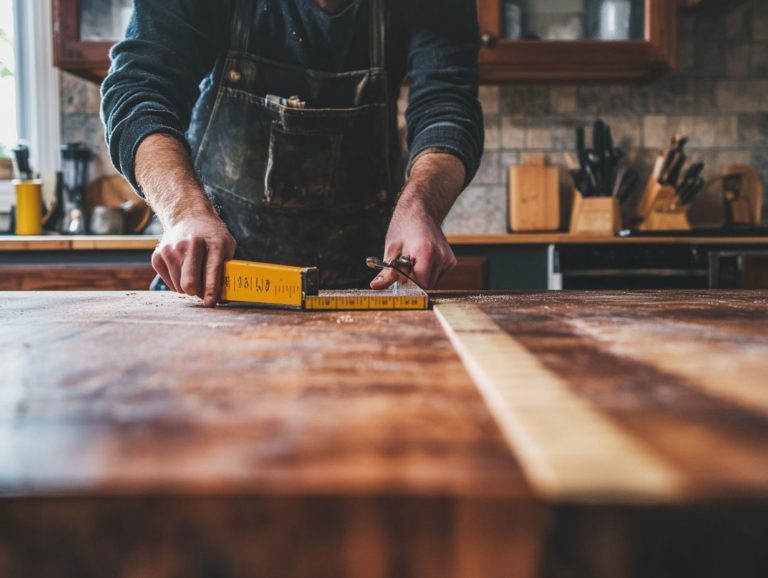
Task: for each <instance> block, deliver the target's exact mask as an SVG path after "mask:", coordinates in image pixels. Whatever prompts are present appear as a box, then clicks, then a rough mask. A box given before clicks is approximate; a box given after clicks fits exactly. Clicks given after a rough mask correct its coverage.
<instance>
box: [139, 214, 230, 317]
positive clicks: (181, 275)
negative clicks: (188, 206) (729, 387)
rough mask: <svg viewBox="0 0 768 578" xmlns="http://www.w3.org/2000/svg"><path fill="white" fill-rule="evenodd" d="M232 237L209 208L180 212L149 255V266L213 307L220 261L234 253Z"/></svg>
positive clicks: (218, 290) (216, 299)
mask: <svg viewBox="0 0 768 578" xmlns="http://www.w3.org/2000/svg"><path fill="white" fill-rule="evenodd" d="M235 246H236V243H235V239H234V238H233V237H232V235H231V234H230V232H229V230H228V229H227V226H226V225H225V224H224V223H223V222H222V220H221V219H220V218H219V217H218V216H217V215H216V214H215V213H213V212H212V211H211V212H203V213H199V214H196V215H188V216H184V217H182V218H181V219H179V220H178V221H176V222H175V223H174V224H173V225H171V226H170V227H168V228H167V229H166V231H165V233H164V234H163V238H162V240H161V241H160V244H159V245H158V246H157V248H156V249H155V252H154V254H153V255H152V266H153V267H154V268H155V271H157V273H158V275H160V277H162V279H163V281H165V284H166V285H168V287H169V288H170V289H172V290H173V291H176V292H178V293H186V294H187V295H192V296H195V295H196V296H197V297H199V298H201V299H203V302H204V304H205V306H206V307H214V306H215V305H216V304H217V303H218V302H219V298H220V296H221V278H222V275H223V272H224V262H225V261H228V260H230V259H232V257H233V256H234V254H235Z"/></svg>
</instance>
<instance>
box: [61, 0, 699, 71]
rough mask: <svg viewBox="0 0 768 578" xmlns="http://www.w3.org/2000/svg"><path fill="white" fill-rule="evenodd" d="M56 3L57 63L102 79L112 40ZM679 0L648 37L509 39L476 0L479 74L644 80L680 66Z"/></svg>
mask: <svg viewBox="0 0 768 578" xmlns="http://www.w3.org/2000/svg"><path fill="white" fill-rule="evenodd" d="M51 1H52V3H53V36H54V39H53V40H54V63H55V64H56V66H58V67H59V68H61V69H63V70H66V71H67V72H70V73H73V74H76V75H78V76H81V77H83V78H86V79H89V80H93V81H95V82H101V80H103V79H104V77H105V76H106V74H107V71H108V70H109V49H110V47H111V46H112V44H113V43H111V42H102V41H84V40H81V38H80V0H51ZM681 1H688V0H646V4H645V10H646V14H645V28H646V30H645V40H630V41H620V42H602V41H595V40H578V41H551V40H505V39H503V38H501V3H502V0H477V2H478V18H479V22H480V30H481V33H482V35H483V43H484V46H483V48H482V49H481V51H480V77H481V81H482V82H483V83H485V84H500V83H504V82H514V81H527V82H531V81H533V82H585V81H605V82H621V81H644V80H651V79H653V78H655V77H658V76H660V75H662V74H664V73H665V72H667V71H669V70H672V69H674V68H675V67H676V66H677V23H678V9H679V3H680V2H681Z"/></svg>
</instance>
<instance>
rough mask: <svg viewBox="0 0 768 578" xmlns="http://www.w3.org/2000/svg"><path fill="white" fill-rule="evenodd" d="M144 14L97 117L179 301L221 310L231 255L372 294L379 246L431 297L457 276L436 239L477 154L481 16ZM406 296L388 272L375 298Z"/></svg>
mask: <svg viewBox="0 0 768 578" xmlns="http://www.w3.org/2000/svg"><path fill="white" fill-rule="evenodd" d="M134 7H135V11H134V17H133V20H132V22H131V25H130V26H129V29H128V32H127V38H126V40H125V41H123V42H121V43H120V44H118V45H117V46H116V47H115V48H114V49H113V52H112V68H111V71H110V74H109V76H108V78H107V79H106V80H105V82H104V84H103V87H102V96H103V116H104V120H105V126H106V132H107V140H108V142H109V146H110V152H111V155H112V159H113V162H114V163H115V166H116V167H117V168H118V169H119V170H120V171H121V172H122V173H123V174H124V175H125V176H126V177H127V178H128V179H129V180H130V182H131V183H132V185H133V186H134V187H135V188H136V190H137V191H138V192H139V193H140V194H142V195H144V196H145V197H146V199H147V200H148V202H149V203H150V204H151V205H152V207H153V208H154V210H155V212H156V213H157V215H158V217H159V219H160V221H161V222H162V224H163V226H164V230H165V233H164V235H163V238H162V241H161V242H160V244H159V245H158V248H157V250H156V251H155V253H154V255H153V259H152V264H153V266H154V267H155V269H156V271H157V272H158V274H159V275H160V276H161V277H162V279H163V280H164V281H165V283H166V284H167V285H168V286H169V287H170V288H171V289H172V290H175V291H178V292H183V293H186V294H188V295H197V296H198V297H200V298H201V299H203V300H204V303H205V305H206V306H213V305H215V304H216V302H217V301H218V298H219V295H220V286H219V285H220V279H221V274H222V267H223V263H224V262H225V261H226V260H228V259H231V258H233V257H234V256H237V257H239V258H243V259H250V260H258V261H269V262H276V263H285V264H292V265H300V266H318V267H319V268H320V270H321V284H323V285H324V286H326V287H353V286H360V285H361V283H365V282H367V280H366V277H365V275H366V274H367V272H366V271H365V265H364V260H365V257H366V256H371V255H377V254H380V252H381V249H382V243H383V244H384V247H383V248H384V255H383V256H384V258H385V259H386V260H393V259H396V258H397V257H400V256H406V257H408V258H409V259H410V260H411V263H412V267H413V269H412V275H413V276H414V278H415V279H416V280H417V281H418V282H419V284H421V285H422V286H424V287H433V286H434V285H435V283H436V282H437V281H438V279H439V278H440V276H441V275H442V274H444V273H445V272H447V271H449V270H450V269H452V268H453V267H454V266H455V263H456V259H455V257H454V255H453V253H452V251H451V248H450V246H449V245H448V243H447V241H446V239H445V236H444V235H443V233H442V231H441V228H440V226H441V223H442V221H443V220H444V218H445V216H446V215H447V213H448V211H449V210H450V208H451V206H452V205H453V203H454V202H455V200H456V198H457V197H458V195H459V194H460V193H461V191H462V190H463V189H464V187H465V186H466V184H467V183H468V182H469V181H470V180H471V179H472V177H473V176H474V174H475V172H476V171H477V168H478V165H479V162H480V157H481V155H482V149H483V120H482V111H481V109H480V105H479V103H478V101H477V83H478V68H477V52H478V49H479V32H478V27H477V17H476V8H475V0H388V1H386V2H385V1H384V0H217V1H215V2H214V1H213V0H164V1H163V2H158V1H156V0H135V3H134ZM406 74H407V76H408V79H409V83H410V93H409V105H408V109H407V111H406V119H407V123H408V145H409V154H410V157H409V159H408V166H407V170H404V167H403V166H402V164H401V163H400V162H399V159H400V157H401V155H400V148H401V147H400V145H399V142H398V138H397V121H396V118H397V95H398V94H399V89H400V86H401V84H402V81H403V79H404V78H405V76H406ZM404 174H407V175H408V177H407V182H406V183H405V185H404V186H403V183H402V180H403V175H404ZM396 280H397V274H396V273H394V272H392V271H391V270H387V271H384V272H382V273H381V274H380V275H379V276H378V277H376V279H374V280H373V282H372V283H371V287H373V288H374V289H384V288H387V287H389V286H390V285H391V284H392V283H393V282H395V281H396Z"/></svg>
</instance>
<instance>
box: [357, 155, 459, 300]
mask: <svg viewBox="0 0 768 578" xmlns="http://www.w3.org/2000/svg"><path fill="white" fill-rule="evenodd" d="M464 178H465V169H464V164H463V163H462V162H461V161H460V160H459V159H458V158H457V157H455V156H453V155H450V154H445V153H439V152H426V153H423V154H422V155H420V156H419V157H418V158H417V159H416V161H415V162H414V163H413V167H412V169H411V177H410V179H409V181H408V184H407V185H406V187H405V189H404V190H403V193H402V195H400V200H399V201H398V203H397V207H396V208H395V212H394V214H393V216H392V221H391V222H390V224H389V231H388V232H387V239H386V244H385V248H384V259H385V260H386V261H390V260H392V259H396V258H397V257H399V256H401V255H402V256H406V257H410V258H411V261H412V262H413V274H412V276H413V278H414V279H415V280H416V281H417V282H418V283H419V285H421V286H422V287H424V288H425V289H432V288H434V286H435V285H436V284H437V282H438V281H439V280H440V277H442V276H443V275H444V274H445V273H447V272H449V271H451V270H452V269H453V268H454V267H455V266H456V257H455V256H454V254H453V251H452V250H451V247H450V245H449V244H448V240H447V239H446V238H445V235H444V234H443V231H442V229H441V228H440V226H441V225H442V222H443V220H444V219H445V216H446V215H447V214H448V211H449V210H450V208H451V206H452V205H453V203H454V202H455V201H456V198H457V197H458V196H459V194H460V193H461V191H462V188H463V186H464ZM404 280H405V279H404V278H402V275H399V274H398V273H397V272H396V271H393V270H391V269H385V270H384V271H382V272H381V273H380V274H379V275H378V276H377V277H376V278H375V279H374V280H373V282H372V283H371V288H373V289H386V288H387V287H389V286H391V285H392V284H393V283H395V282H396V281H404Z"/></svg>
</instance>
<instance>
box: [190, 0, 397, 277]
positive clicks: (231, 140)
mask: <svg viewBox="0 0 768 578" xmlns="http://www.w3.org/2000/svg"><path fill="white" fill-rule="evenodd" d="M260 1H261V0H235V8H234V10H235V14H234V19H233V42H232V45H231V47H230V49H229V51H228V53H227V55H226V58H224V59H223V60H222V61H221V62H220V63H219V64H218V65H217V70H216V71H215V72H214V74H213V75H212V79H214V80H212V81H211V82H209V83H208V85H204V86H203V92H202V94H201V98H200V100H199V102H198V105H197V107H196V110H195V115H194V119H193V122H192V123H191V125H190V130H189V133H188V138H189V141H190V143H191V145H192V149H193V151H194V154H195V166H196V168H197V170H198V171H199V174H200V177H201V180H202V183H203V185H204V187H205V191H206V193H207V194H208V195H209V197H210V198H211V199H212V201H213V203H214V205H215V207H216V209H217V210H218V211H219V214H220V216H221V218H222V220H223V221H224V222H225V223H226V224H227V226H228V227H229V230H230V231H231V233H232V235H233V236H234V237H235V239H236V240H237V253H236V257H237V258H239V259H247V260H252V261H265V262H271V263H281V264H287V265H297V266H305V267H319V268H320V272H321V285H322V286H323V287H336V288H342V287H360V286H364V285H367V283H368V282H369V280H370V279H371V276H372V275H371V273H370V271H368V270H367V269H366V267H365V258H366V257H368V256H371V255H381V254H382V252H383V250H384V237H385V235H386V231H387V227H388V224H389V220H390V217H391V214H392V208H393V206H394V202H395V198H396V195H397V193H398V192H399V189H400V186H401V184H402V167H401V164H400V163H399V162H398V160H399V155H398V152H397V151H399V145H398V142H397V139H396V134H393V133H394V132H395V129H396V124H395V123H396V108H395V107H396V104H394V103H393V102H390V99H389V98H388V85H387V75H386V71H385V62H384V60H385V42H386V40H385V30H386V27H385V9H384V6H383V3H384V0H370V7H369V11H370V16H369V21H370V25H369V34H370V38H369V43H370V66H371V68H370V69H368V70H360V71H353V72H344V73H338V74H337V73H328V72H320V71H314V70H308V69H306V68H303V67H298V66H292V65H290V64H283V63H278V62H274V61H271V60H267V59H264V58H261V57H259V56H258V55H257V54H253V53H250V52H249V51H248V45H249V37H250V35H252V34H259V33H260V25H261V24H262V22H263V19H262V18H260V14H261V12H262V11H261V10H260V9H259V10H257V9H256V6H257V4H260ZM263 1H267V0H263ZM302 1H304V0H302ZM306 1H313V0H306ZM359 1H363V0H359ZM214 95H215V98H214ZM268 95H275V96H278V97H282V98H286V99H287V98H288V97H292V96H298V97H299V99H300V100H302V101H305V102H306V108H303V109H302V108H292V107H289V106H285V105H284V104H282V103H279V102H275V101H274V99H267V98H266V97H267V96H268Z"/></svg>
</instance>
